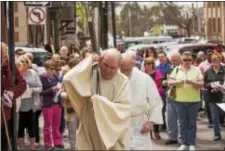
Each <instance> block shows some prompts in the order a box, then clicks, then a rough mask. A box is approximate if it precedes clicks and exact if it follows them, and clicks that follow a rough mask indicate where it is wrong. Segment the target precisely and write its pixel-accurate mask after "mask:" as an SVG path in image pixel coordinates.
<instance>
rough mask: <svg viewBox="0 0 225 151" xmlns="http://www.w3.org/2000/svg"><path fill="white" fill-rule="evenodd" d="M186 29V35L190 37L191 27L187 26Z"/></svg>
mask: <svg viewBox="0 0 225 151" xmlns="http://www.w3.org/2000/svg"><path fill="white" fill-rule="evenodd" d="M186 30H187V34H188V37H191V28H190V27H187V28H186Z"/></svg>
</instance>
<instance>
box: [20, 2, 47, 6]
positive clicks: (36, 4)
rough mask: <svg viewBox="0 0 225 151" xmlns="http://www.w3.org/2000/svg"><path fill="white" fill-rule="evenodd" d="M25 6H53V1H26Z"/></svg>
mask: <svg viewBox="0 0 225 151" xmlns="http://www.w3.org/2000/svg"><path fill="white" fill-rule="evenodd" d="M24 6H26V7H51V2H42V1H39V2H38V1H36V2H32V1H27V2H24Z"/></svg>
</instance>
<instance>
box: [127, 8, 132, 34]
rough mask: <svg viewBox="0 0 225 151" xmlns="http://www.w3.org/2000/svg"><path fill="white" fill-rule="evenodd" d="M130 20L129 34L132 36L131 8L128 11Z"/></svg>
mask: <svg viewBox="0 0 225 151" xmlns="http://www.w3.org/2000/svg"><path fill="white" fill-rule="evenodd" d="M128 20H129V33H130V36H132V21H131V10H130V7H129V9H128Z"/></svg>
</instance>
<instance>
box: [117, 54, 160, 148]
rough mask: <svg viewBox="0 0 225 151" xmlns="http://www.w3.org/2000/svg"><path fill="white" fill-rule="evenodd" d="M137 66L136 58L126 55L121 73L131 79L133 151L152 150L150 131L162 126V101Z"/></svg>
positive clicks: (152, 84) (149, 80)
mask: <svg viewBox="0 0 225 151" xmlns="http://www.w3.org/2000/svg"><path fill="white" fill-rule="evenodd" d="M134 66H135V56H134V54H132V53H129V52H127V53H124V54H123V60H122V62H121V66H120V71H121V72H122V73H124V74H125V75H126V76H128V77H129V80H130V87H131V94H132V110H131V111H132V112H131V116H132V120H131V128H132V136H131V145H130V147H131V148H130V149H131V150H151V149H152V145H151V137H150V131H152V129H153V125H154V124H162V123H163V119H162V107H163V104H162V100H161V97H160V95H159V93H158V90H157V87H156V85H155V82H154V81H153V80H152V78H151V77H150V76H148V75H147V74H145V73H143V72H141V71H140V70H139V69H138V68H136V67H134Z"/></svg>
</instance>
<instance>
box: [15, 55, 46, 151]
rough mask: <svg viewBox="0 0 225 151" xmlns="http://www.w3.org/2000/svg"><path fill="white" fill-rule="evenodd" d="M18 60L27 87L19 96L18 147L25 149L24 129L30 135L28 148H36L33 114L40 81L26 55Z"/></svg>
mask: <svg viewBox="0 0 225 151" xmlns="http://www.w3.org/2000/svg"><path fill="white" fill-rule="evenodd" d="M19 61H20V63H21V65H20V69H19V70H20V73H21V74H22V75H23V77H24V79H25V80H26V83H27V89H26V91H25V93H24V94H23V95H22V98H21V105H20V109H19V127H18V138H19V147H20V149H25V136H24V130H25V129H27V130H28V134H29V137H30V142H31V143H30V149H31V150H34V149H35V148H36V141H35V140H36V138H37V137H36V136H37V135H39V134H37V135H36V129H37V128H39V127H38V123H36V121H35V120H34V119H35V115H36V111H37V109H38V108H39V105H40V93H41V91H42V83H41V81H40V78H39V75H38V73H37V72H36V71H34V70H33V69H30V66H31V62H30V60H29V58H28V57H27V56H26V55H23V56H20V57H19Z"/></svg>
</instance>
